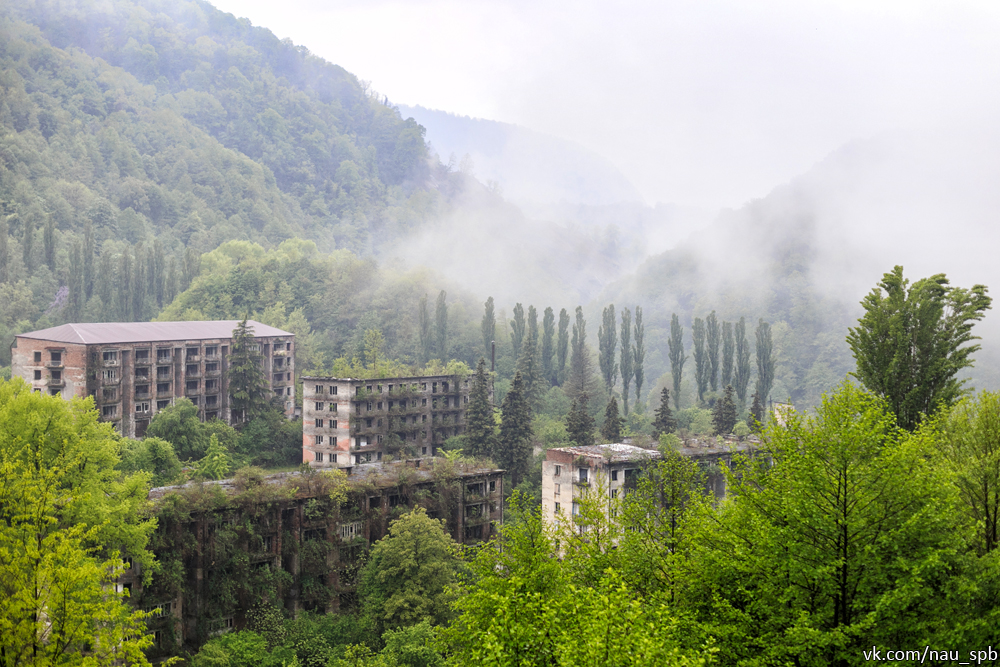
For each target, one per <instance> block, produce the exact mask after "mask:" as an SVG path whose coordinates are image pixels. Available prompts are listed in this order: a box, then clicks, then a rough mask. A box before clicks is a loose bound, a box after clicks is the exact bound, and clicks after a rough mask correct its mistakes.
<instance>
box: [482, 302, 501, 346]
mask: <svg viewBox="0 0 1000 667" xmlns="http://www.w3.org/2000/svg"><path fill="white" fill-rule="evenodd" d="M479 328H480V331H481V332H482V334H483V355H484V356H487V357H488V356H490V355H491V354H492V348H493V341H495V340H496V339H497V316H496V312H495V311H494V309H493V297H489V298H488V299H486V303H484V304H483V321H482V323H481V324H480V325H479Z"/></svg>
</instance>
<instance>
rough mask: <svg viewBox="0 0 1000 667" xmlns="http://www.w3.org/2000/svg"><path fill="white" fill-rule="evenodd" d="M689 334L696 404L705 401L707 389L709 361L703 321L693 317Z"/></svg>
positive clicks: (701, 403)
mask: <svg viewBox="0 0 1000 667" xmlns="http://www.w3.org/2000/svg"><path fill="white" fill-rule="evenodd" d="M691 336H692V338H693V339H694V369H695V370H694V377H695V383H696V385H697V387H698V405H703V404H704V403H705V392H706V391H707V390H708V381H709V377H708V374H709V370H710V367H709V363H708V355H707V354H706V352H705V321H704V320H702V319H701V318H700V317H696V318H694V324H693V325H692V326H691Z"/></svg>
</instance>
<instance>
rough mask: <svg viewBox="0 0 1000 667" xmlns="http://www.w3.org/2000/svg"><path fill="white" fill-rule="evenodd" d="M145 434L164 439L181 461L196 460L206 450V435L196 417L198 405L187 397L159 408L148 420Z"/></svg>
mask: <svg viewBox="0 0 1000 667" xmlns="http://www.w3.org/2000/svg"><path fill="white" fill-rule="evenodd" d="M146 435H148V436H150V437H152V438H162V439H163V440H166V441H167V442H168V443H170V445H171V446H172V447H173V449H174V452H175V453H176V455H177V457H178V458H180V459H181V460H182V461H197V460H199V459H201V458H202V457H204V456H205V452H207V451H208V435H207V434H206V433H205V429H204V427H203V424H202V422H201V420H200V419H198V406H196V405H195V404H193V403H192V402H191V401H190V400H189V399H187V398H178V399H177V400H176V401H175V402H174V404H173V405H171V406H169V407H166V408H164V409H162V410H159V411H158V412H157V413H156V414H155V415H154V416H153V419H152V420H151V421H150V422H149V427H148V428H147V429H146Z"/></svg>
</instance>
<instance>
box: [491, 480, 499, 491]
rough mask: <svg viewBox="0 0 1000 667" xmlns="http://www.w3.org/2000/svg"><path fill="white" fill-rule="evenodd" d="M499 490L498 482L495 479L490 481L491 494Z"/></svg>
mask: <svg viewBox="0 0 1000 667" xmlns="http://www.w3.org/2000/svg"><path fill="white" fill-rule="evenodd" d="M496 490H497V481H496V480H495V479H491V480H490V493H493V492H494V491H496Z"/></svg>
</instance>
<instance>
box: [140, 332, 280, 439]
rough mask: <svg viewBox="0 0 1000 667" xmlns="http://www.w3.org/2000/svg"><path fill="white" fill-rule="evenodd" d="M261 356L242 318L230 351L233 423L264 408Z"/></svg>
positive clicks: (246, 419) (248, 419) (248, 418)
mask: <svg viewBox="0 0 1000 667" xmlns="http://www.w3.org/2000/svg"><path fill="white" fill-rule="evenodd" d="M261 359H262V357H261V353H260V349H259V346H258V344H257V343H256V342H255V338H254V335H253V327H251V326H248V325H247V321H246V320H245V319H244V320H243V321H242V322H240V323H239V324H238V325H236V328H235V329H233V344H232V347H231V349H230V353H229V371H228V373H229V396H230V399H231V401H230V404H231V405H232V415H233V422H234V423H237V424H240V423H245V422H248V421H251V420H252V419H254V418H255V417H256V416H257V415H258V414H260V413H261V412H262V411H263V410H264V409H266V407H267V381H266V380H265V379H264V366H263V364H262V362H261ZM150 425H152V424H150ZM174 445H175V446H176V443H174ZM206 446H207V443H206ZM178 455H180V453H179V452H178Z"/></svg>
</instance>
